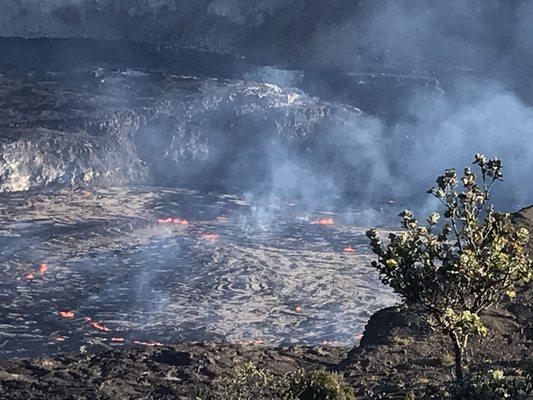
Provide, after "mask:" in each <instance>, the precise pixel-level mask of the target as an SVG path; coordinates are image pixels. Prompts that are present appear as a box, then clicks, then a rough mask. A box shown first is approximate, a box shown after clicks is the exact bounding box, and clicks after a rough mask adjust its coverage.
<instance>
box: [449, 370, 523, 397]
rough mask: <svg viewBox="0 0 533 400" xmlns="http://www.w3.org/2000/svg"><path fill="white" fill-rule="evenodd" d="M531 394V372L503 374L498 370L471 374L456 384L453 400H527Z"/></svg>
mask: <svg viewBox="0 0 533 400" xmlns="http://www.w3.org/2000/svg"><path fill="white" fill-rule="evenodd" d="M531 396H533V381H532V378H531V374H529V373H527V372H523V371H515V374H513V375H509V376H508V375H505V374H504V373H503V372H502V371H500V370H491V371H488V373H478V374H472V375H471V376H469V377H468V379H465V380H464V381H463V382H461V383H459V384H457V385H456V387H455V390H454V393H453V396H452V398H453V399H454V400H527V399H531Z"/></svg>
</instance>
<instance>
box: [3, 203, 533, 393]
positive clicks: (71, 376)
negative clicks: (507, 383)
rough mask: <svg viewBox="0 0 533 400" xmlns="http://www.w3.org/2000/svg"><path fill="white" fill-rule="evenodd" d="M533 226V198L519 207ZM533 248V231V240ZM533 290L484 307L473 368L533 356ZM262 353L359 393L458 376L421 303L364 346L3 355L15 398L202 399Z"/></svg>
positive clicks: (282, 367)
mask: <svg viewBox="0 0 533 400" xmlns="http://www.w3.org/2000/svg"><path fill="white" fill-rule="evenodd" d="M516 217H517V221H518V223H522V224H525V225H526V226H529V227H532V226H533V208H529V209H525V210H522V212H521V213H519V214H517V216H516ZM530 249H532V250H533V240H532V241H531V242H530ZM532 298H533V296H532V290H531V287H529V288H526V289H524V290H523V291H522V292H521V293H520V295H519V299H518V301H517V302H516V303H514V304H511V305H507V306H506V307H502V308H501V309H498V310H492V311H490V312H488V313H487V315H485V316H484V320H485V323H486V324H487V326H488V327H489V328H490V330H491V333H492V334H491V336H490V338H488V339H486V340H483V341H478V342H476V343H474V345H473V348H474V349H475V354H476V356H473V357H472V364H471V365H473V368H483V367H490V368H500V369H503V370H509V369H513V368H522V369H524V368H527V367H528V365H531V362H532V360H531V344H532V343H533V342H532V336H531V315H532V302H531V300H532ZM249 361H251V362H253V363H255V364H256V365H257V366H258V367H260V368H268V369H270V370H272V371H274V372H275V373H279V374H283V373H286V372H290V371H294V370H296V369H299V368H304V369H306V370H314V369H323V368H325V369H330V370H342V371H343V372H344V373H345V376H346V379H347V381H348V382H349V384H350V385H351V386H353V387H354V389H355V391H356V394H357V398H358V399H405V398H406V396H414V397H407V398H428V399H430V398H432V399H440V398H443V396H445V392H446V388H447V387H449V384H450V383H451V381H452V369H453V357H452V355H451V349H450V347H449V345H448V341H447V340H446V338H445V337H443V336H442V335H437V334H434V333H432V332H431V330H430V329H429V328H428V327H427V326H426V325H425V323H424V322H423V320H422V319H421V318H420V317H419V316H418V315H417V314H416V313H415V312H412V311H406V310H401V309H399V308H387V309H384V310H381V311H379V312H378V313H376V314H374V315H373V316H372V317H371V318H370V321H369V323H368V325H367V327H366V331H365V334H364V337H363V338H362V340H361V344H360V346H359V347H357V348H355V349H353V350H351V351H349V352H348V349H346V348H341V347H280V348H264V347H258V346H255V345H228V344H181V345H175V346H165V347H150V346H147V344H141V347H140V348H134V349H128V350H123V351H116V350H113V351H109V350H108V351H102V352H97V353H80V354H75V355H63V356H56V357H52V358H44V359H39V360H10V361H0V397H1V398H5V399H13V400H17V399H45V398H46V399H102V400H103V399H194V398H197V396H198V395H201V394H202V393H205V391H206V390H208V388H209V387H210V385H211V384H212V383H213V381H214V380H215V379H217V378H218V377H222V376H224V375H227V374H231V373H232V372H233V371H234V368H235V366H236V365H242V364H244V363H245V362H249Z"/></svg>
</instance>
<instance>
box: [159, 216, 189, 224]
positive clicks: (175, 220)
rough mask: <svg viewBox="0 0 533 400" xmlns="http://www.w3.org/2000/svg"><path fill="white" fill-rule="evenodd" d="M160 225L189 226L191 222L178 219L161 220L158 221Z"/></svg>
mask: <svg viewBox="0 0 533 400" xmlns="http://www.w3.org/2000/svg"><path fill="white" fill-rule="evenodd" d="M157 222H158V223H160V224H175V225H184V226H185V225H189V221H187V220H186V219H181V218H179V217H176V218H161V219H158V220H157Z"/></svg>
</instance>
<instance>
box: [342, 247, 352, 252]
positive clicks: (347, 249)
mask: <svg viewBox="0 0 533 400" xmlns="http://www.w3.org/2000/svg"><path fill="white" fill-rule="evenodd" d="M343 251H344V252H345V253H355V249H354V248H353V247H352V246H348V247H345V248H344V250H343Z"/></svg>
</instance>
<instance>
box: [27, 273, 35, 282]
mask: <svg viewBox="0 0 533 400" xmlns="http://www.w3.org/2000/svg"><path fill="white" fill-rule="evenodd" d="M25 278H26V279H27V280H29V281H31V280H32V279H34V278H35V275H33V272H30V273H28V274H26V276H25Z"/></svg>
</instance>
